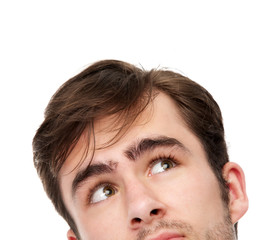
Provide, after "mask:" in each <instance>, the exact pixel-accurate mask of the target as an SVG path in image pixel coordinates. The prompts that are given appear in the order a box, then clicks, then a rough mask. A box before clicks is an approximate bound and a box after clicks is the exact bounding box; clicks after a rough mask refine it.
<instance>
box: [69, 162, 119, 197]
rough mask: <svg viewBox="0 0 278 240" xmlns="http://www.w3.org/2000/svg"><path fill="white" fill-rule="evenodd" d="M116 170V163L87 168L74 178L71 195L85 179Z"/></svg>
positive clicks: (94, 165)
mask: <svg viewBox="0 0 278 240" xmlns="http://www.w3.org/2000/svg"><path fill="white" fill-rule="evenodd" d="M116 168H117V163H116V162H113V161H109V163H108V164H107V163H95V164H91V165H89V166H87V167H86V168H85V169H83V170H81V171H80V172H78V173H77V175H76V176H75V178H74V180H73V182H72V195H73V196H74V195H75V193H76V191H77V189H78V188H79V187H80V186H81V185H82V183H83V182H85V181H86V179H88V178H90V177H92V176H99V175H102V174H106V173H112V172H114V171H115V169H116Z"/></svg>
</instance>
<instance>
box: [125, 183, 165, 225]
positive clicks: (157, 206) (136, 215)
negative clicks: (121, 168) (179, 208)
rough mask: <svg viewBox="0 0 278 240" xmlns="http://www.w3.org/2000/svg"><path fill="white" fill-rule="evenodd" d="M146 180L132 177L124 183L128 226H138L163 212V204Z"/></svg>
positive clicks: (161, 214)
mask: <svg viewBox="0 0 278 240" xmlns="http://www.w3.org/2000/svg"><path fill="white" fill-rule="evenodd" d="M157 194H158V193H157V192H154V190H153V189H151V188H150V185H149V184H148V182H146V181H144V180H140V179H134V178H133V179H132V180H130V181H129V182H128V183H127V184H126V202H125V205H126V209H127V216H128V222H129V226H130V227H131V228H138V227H140V226H141V225H142V224H148V223H150V222H152V221H153V219H156V218H160V217H162V216H163V215H164V214H165V210H166V208H165V206H164V205H163V203H162V202H161V201H160V200H159V197H158V196H157Z"/></svg>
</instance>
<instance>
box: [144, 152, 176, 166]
mask: <svg viewBox="0 0 278 240" xmlns="http://www.w3.org/2000/svg"><path fill="white" fill-rule="evenodd" d="M162 160H171V161H172V162H173V163H175V164H176V165H178V164H179V161H178V160H177V159H176V158H175V157H174V156H173V155H171V154H170V155H158V156H157V157H155V158H153V159H152V160H151V161H150V163H149V168H152V167H153V166H154V165H155V164H156V163H158V162H159V161H162Z"/></svg>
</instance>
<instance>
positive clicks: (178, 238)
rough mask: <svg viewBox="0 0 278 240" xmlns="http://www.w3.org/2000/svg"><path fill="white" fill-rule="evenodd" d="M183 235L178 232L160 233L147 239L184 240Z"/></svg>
mask: <svg viewBox="0 0 278 240" xmlns="http://www.w3.org/2000/svg"><path fill="white" fill-rule="evenodd" d="M184 239H185V238H184V236H183V235H181V234H179V233H162V234H160V235H158V236H156V237H154V238H151V239H149V240H184Z"/></svg>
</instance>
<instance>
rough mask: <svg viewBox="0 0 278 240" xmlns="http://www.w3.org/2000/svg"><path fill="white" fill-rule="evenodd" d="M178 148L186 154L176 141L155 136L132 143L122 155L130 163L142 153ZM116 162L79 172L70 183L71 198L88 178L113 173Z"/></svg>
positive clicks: (99, 164) (97, 165) (96, 165)
mask: <svg viewBox="0 0 278 240" xmlns="http://www.w3.org/2000/svg"><path fill="white" fill-rule="evenodd" d="M175 146H176V147H178V148H180V149H182V150H184V151H186V152H189V150H188V149H187V148H186V147H185V146H184V145H183V144H182V143H181V142H180V141H178V140H177V139H175V138H170V137H166V136H157V137H154V138H149V137H148V138H143V139H140V141H137V142H135V143H132V144H131V145H129V146H128V147H127V149H126V150H125V151H124V155H125V156H126V157H127V158H128V159H129V160H131V161H136V160H137V159H139V158H140V156H142V155H143V154H144V153H146V152H150V151H153V150H155V149H156V148H160V147H175ZM117 164H118V162H115V161H109V162H108V163H105V162H103V163H93V164H90V165H89V166H87V167H86V168H85V169H83V170H80V171H79V172H78V173H77V175H76V176H75V178H74V180H73V182H72V196H74V195H75V194H76V191H77V189H78V188H79V187H80V186H81V185H82V184H83V183H84V182H85V181H86V180H87V179H89V178H92V177H95V176H100V175H104V174H109V173H113V172H115V170H116V169H117Z"/></svg>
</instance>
